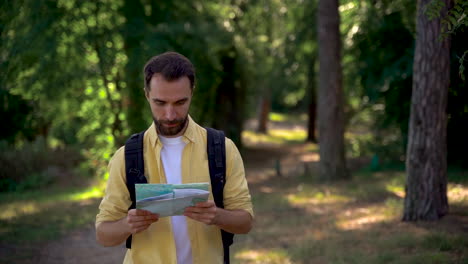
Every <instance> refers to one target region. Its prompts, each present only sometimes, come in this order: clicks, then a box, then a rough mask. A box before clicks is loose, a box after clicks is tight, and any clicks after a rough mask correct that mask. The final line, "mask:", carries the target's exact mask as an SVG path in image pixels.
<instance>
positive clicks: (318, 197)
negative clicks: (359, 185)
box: [287, 191, 352, 205]
mask: <svg viewBox="0 0 468 264" xmlns="http://www.w3.org/2000/svg"><path fill="white" fill-rule="evenodd" d="M287 199H288V201H289V202H290V203H291V204H293V205H320V204H324V205H325V204H333V203H346V202H350V201H352V199H351V198H349V197H347V196H343V195H339V194H332V193H324V192H307V191H301V192H298V193H295V194H289V195H288V196H287Z"/></svg>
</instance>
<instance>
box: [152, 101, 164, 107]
mask: <svg viewBox="0 0 468 264" xmlns="http://www.w3.org/2000/svg"><path fill="white" fill-rule="evenodd" d="M154 104H155V105H157V106H162V105H164V102H160V101H155V102H154Z"/></svg>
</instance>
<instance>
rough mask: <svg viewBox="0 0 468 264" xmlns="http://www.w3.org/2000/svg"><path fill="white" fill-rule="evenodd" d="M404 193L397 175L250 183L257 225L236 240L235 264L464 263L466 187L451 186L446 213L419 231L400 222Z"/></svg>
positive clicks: (467, 208)
mask: <svg viewBox="0 0 468 264" xmlns="http://www.w3.org/2000/svg"><path fill="white" fill-rule="evenodd" d="M403 186H404V173H403V172H379V173H374V174H371V175H369V174H368V173H366V174H363V175H361V174H359V173H358V174H355V175H354V179H353V180H352V181H351V182H338V183H331V184H319V183H316V182H312V181H310V180H307V179H306V178H305V177H303V176H290V177H288V178H286V179H284V178H283V179H276V178H270V179H269V180H267V181H264V182H263V183H262V184H256V186H253V188H252V192H253V201H254V206H255V212H256V225H255V228H254V230H253V231H252V233H251V234H249V235H248V236H239V237H238V239H239V240H241V241H242V243H235V246H234V248H235V263H467V262H466V261H468V230H467V229H466V228H467V227H468V186H466V185H462V184H450V185H449V189H448V197H449V201H450V204H451V208H452V209H453V213H452V214H449V215H448V216H446V217H445V218H444V219H443V220H441V221H440V222H432V223H421V224H413V223H404V222H401V220H400V219H401V216H402V211H403V194H404V192H403V191H404V187H403ZM265 190H266V191H265ZM462 212H465V213H462Z"/></svg>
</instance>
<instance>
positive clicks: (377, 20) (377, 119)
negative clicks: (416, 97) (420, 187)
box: [350, 2, 414, 160]
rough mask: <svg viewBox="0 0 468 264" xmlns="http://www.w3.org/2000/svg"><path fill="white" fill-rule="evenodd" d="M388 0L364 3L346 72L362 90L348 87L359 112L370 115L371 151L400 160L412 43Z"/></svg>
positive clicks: (407, 108)
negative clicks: (358, 99) (358, 91)
mask: <svg viewBox="0 0 468 264" xmlns="http://www.w3.org/2000/svg"><path fill="white" fill-rule="evenodd" d="M404 3H406V2H404ZM404 3H403V4H404ZM381 4H382V5H385V2H383V3H381ZM387 5H388V7H387V9H385V8H384V9H382V8H380V9H378V8H377V7H376V6H367V11H366V14H365V18H364V21H365V22H363V23H362V24H361V25H360V26H359V29H358V31H357V32H356V33H355V34H354V35H353V38H352V42H353V46H352V47H351V48H350V52H353V53H354V54H356V55H357V57H356V59H355V61H353V63H354V65H352V66H354V70H353V71H351V72H350V74H351V76H353V77H354V80H358V81H359V83H358V84H357V85H360V86H362V92H361V93H356V92H353V93H354V94H356V95H357V96H360V97H361V98H362V100H361V102H359V103H357V104H356V106H355V107H357V108H358V109H359V110H358V111H359V112H360V115H362V114H368V115H370V116H372V117H371V119H370V120H372V121H371V122H370V125H371V130H372V134H373V140H372V143H371V144H373V145H374V146H370V147H371V150H372V152H374V153H375V154H377V155H379V156H380V157H381V158H384V159H394V160H399V159H400V157H401V156H402V155H403V154H404V153H405V146H406V143H405V142H406V138H407V131H408V120H409V111H410V99H411V84H412V61H413V49H414V44H413V36H412V34H411V31H410V30H408V28H407V25H405V23H404V19H403V15H404V13H403V11H402V9H403V7H402V6H393V5H390V4H387ZM407 5H410V7H409V8H408V9H411V8H412V7H411V6H412V5H411V4H409V3H407ZM383 10H385V12H383ZM350 63H351V62H350ZM350 66H351V65H350ZM353 119H357V120H359V119H361V118H360V117H354V118H353ZM353 119H351V121H353ZM352 124H354V123H353V122H352ZM377 142H379V143H377Z"/></svg>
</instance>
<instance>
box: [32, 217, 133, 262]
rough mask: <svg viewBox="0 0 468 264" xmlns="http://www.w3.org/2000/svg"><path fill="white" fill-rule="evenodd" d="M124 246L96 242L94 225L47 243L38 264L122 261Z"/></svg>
mask: <svg viewBox="0 0 468 264" xmlns="http://www.w3.org/2000/svg"><path fill="white" fill-rule="evenodd" d="M124 255H125V248H124V246H117V247H110V248H105V247H102V246H100V245H98V244H97V243H96V238H95V229H94V225H92V224H91V225H90V226H88V227H87V228H84V229H82V230H76V231H74V232H72V233H70V234H69V235H67V236H65V237H63V238H61V239H59V240H57V241H53V242H51V243H49V244H47V245H46V246H45V247H44V248H43V250H42V251H41V252H40V256H39V261H34V263H39V264H59V263H62V264H63V263H66V264H81V263H88V264H93V263H96V264H111V263H112V264H113V263H122V260H123V257H124Z"/></svg>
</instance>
